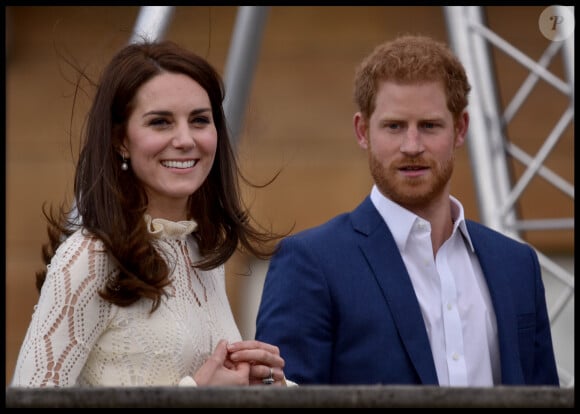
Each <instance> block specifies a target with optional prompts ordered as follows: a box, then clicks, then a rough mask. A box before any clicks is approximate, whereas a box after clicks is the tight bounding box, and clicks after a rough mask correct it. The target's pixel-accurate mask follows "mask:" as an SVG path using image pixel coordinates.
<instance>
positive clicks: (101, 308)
mask: <svg viewBox="0 0 580 414" xmlns="http://www.w3.org/2000/svg"><path fill="white" fill-rule="evenodd" d="M111 271H112V268H111V263H110V260H108V258H107V254H106V253H104V252H103V251H102V247H101V243H100V242H99V241H98V240H96V239H95V238H91V237H89V236H86V235H83V234H82V232H81V231H78V232H76V233H75V234H73V235H71V236H70V237H69V238H68V239H67V240H66V241H65V242H64V243H63V244H62V245H61V246H60V247H59V249H58V251H57V252H56V254H55V256H54V258H53V260H52V262H51V264H50V265H49V267H48V272H47V277H46V280H45V282H44V285H43V287H42V291H41V293H40V298H39V300H38V303H37V305H36V306H35V308H34V312H33V315H32V320H31V322H30V325H29V327H28V331H27V332H26V336H25V338H24V342H23V344H22V347H21V349H20V353H19V356H18V360H17V363H16V370H15V373H14V377H13V380H12V386H16V387H47V386H48V387H50V386H54V387H65V386H74V385H76V383H77V378H78V377H79V375H80V373H81V371H82V369H83V366H84V365H85V362H86V360H87V358H88V356H89V353H90V351H91V348H92V347H93V345H94V343H95V341H96V340H97V339H98V338H99V336H100V334H101V333H102V332H103V331H104V329H106V327H107V325H108V323H109V321H110V319H111V317H112V316H113V315H112V312H113V306H111V305H110V304H109V303H108V302H106V301H104V300H103V299H102V298H101V297H100V296H99V294H98V291H99V290H100V289H101V288H102V286H104V283H105V282H106V279H107V276H108V274H109V273H110V272H111Z"/></svg>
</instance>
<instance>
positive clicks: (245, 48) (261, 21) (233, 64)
mask: <svg viewBox="0 0 580 414" xmlns="http://www.w3.org/2000/svg"><path fill="white" fill-rule="evenodd" d="M267 14H268V7H267V6H266V7H264V6H240V7H239V8H238V15H237V18H236V23H235V26H234V30H233V34H232V41H231V45H230V50H229V52H228V57H227V60H226V66H225V72H224V73H225V75H224V82H225V86H226V96H225V99H224V112H225V115H226V119H227V120H228V128H229V131H230V139H231V141H232V146H233V147H234V148H236V147H237V143H238V141H239V136H240V131H241V128H242V124H243V122H242V121H243V118H244V112H245V106H246V102H247V100H248V96H249V94H250V87H251V84H252V78H253V74H254V71H255V67H256V61H257V59H258V53H259V50H260V43H261V40H262V32H263V29H264V25H265V22H266V17H267Z"/></svg>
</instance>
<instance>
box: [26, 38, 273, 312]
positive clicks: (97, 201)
mask: <svg viewBox="0 0 580 414" xmlns="http://www.w3.org/2000/svg"><path fill="white" fill-rule="evenodd" d="M161 72H172V73H180V74H185V75H187V76H189V77H190V78H191V79H193V80H194V81H196V82H197V83H199V84H200V85H201V87H202V88H203V89H204V90H205V91H206V92H207V94H208V96H209V99H210V102H211V107H212V111H213V119H214V122H215V126H216V129H217V135H218V142H217V151H216V157H215V161H214V164H213V166H212V168H211V171H210V173H209V176H208V177H207V179H206V180H205V182H204V183H203V184H202V185H201V187H200V188H199V189H198V190H197V191H196V192H195V193H194V194H193V195H191V196H190V199H189V215H190V218H192V219H194V220H195V221H196V222H197V223H198V230H197V231H196V232H194V233H193V236H192V237H195V239H196V241H197V244H198V246H199V252H200V254H201V257H202V259H201V260H200V261H199V262H198V263H196V264H195V265H196V267H199V268H200V269H204V270H207V269H212V268H215V267H217V266H219V265H222V264H224V263H225V262H226V261H227V260H228V259H229V258H230V257H231V256H232V255H233V254H234V252H235V251H236V249H238V248H240V249H241V250H243V251H244V252H247V253H250V254H252V255H254V256H255V257H258V258H261V259H266V258H268V257H270V256H271V255H272V254H273V252H274V250H275V247H273V246H274V245H273V244H272V243H270V242H271V241H274V240H276V239H279V238H280V236H279V235H276V234H274V233H273V232H271V231H269V230H266V229H264V228H261V227H258V226H257V225H256V224H255V223H253V222H252V220H251V216H250V213H249V211H248V209H247V208H246V207H245V206H244V204H243V201H242V199H241V193H240V186H239V178H242V179H244V180H245V178H244V177H243V175H242V174H241V173H240V171H239V168H238V164H237V161H236V157H235V154H234V152H233V149H232V146H231V142H230V137H229V134H228V130H227V124H226V119H225V115H224V111H223V106H222V103H223V99H224V94H225V91H224V85H223V80H222V78H221V77H220V75H219V74H218V73H217V72H216V70H215V69H214V68H213V67H212V66H211V65H210V64H209V63H208V62H207V61H206V60H205V59H204V58H202V57H200V56H198V55H197V54H195V53H193V52H191V51H188V50H186V49H184V48H182V47H180V46H178V45H177V44H175V43H173V42H170V41H162V42H156V43H151V42H143V43H135V44H131V45H128V46H126V47H124V48H123V49H122V50H120V51H119V52H118V53H117V54H116V55H115V56H114V57H113V58H112V60H111V61H110V63H109V64H108V65H107V66H106V67H105V69H104V71H103V73H102V75H101V78H100V81H99V82H98V84H97V90H96V95H95V97H94V100H93V102H92V105H91V108H90V110H89V112H88V115H87V119H86V125H85V127H84V129H83V142H82V147H81V151H80V154H79V159H78V163H77V167H76V171H75V178H74V197H75V206H73V208H71V206H70V205H68V206H66V205H64V204H63V205H62V206H61V207H60V209H59V210H58V212H57V214H54V213H53V211H52V209H50V211H49V212H47V211H46V209H45V208H43V212H44V215H45V216H46V219H47V221H48V235H49V243H47V244H45V245H44V246H43V248H42V252H43V259H44V261H45V263H46V264H48V263H50V260H51V258H52V256H53V255H54V252H55V251H56V249H57V248H58V246H59V245H60V243H61V242H62V240H63V239H64V238H66V237H68V236H69V235H70V234H72V232H73V231H74V230H76V229H77V228H78V227H79V225H80V224H81V223H82V226H83V227H84V228H85V229H86V230H87V231H88V232H89V233H90V234H92V235H93V236H94V237H97V238H98V239H100V240H101V241H102V242H103V244H104V246H105V249H106V252H107V253H108V254H109V255H110V256H111V257H112V259H113V260H114V261H115V263H116V264H117V265H118V269H119V271H118V273H117V274H116V275H115V276H114V277H113V278H112V279H111V280H110V281H109V282H108V283H107V285H106V287H105V289H104V291H103V292H100V294H101V296H102V297H103V298H104V299H106V300H108V301H110V302H111V303H114V304H116V305H119V306H128V305H130V304H132V303H134V302H135V301H137V300H139V299H140V298H141V297H146V298H150V299H152V300H153V307H152V309H153V310H154V309H156V308H157V306H158V305H159V301H160V298H161V295H162V294H163V289H164V287H165V286H167V285H168V284H169V283H170V281H169V278H168V276H169V268H168V264H167V263H166V262H165V261H164V259H163V258H162V256H161V255H160V254H159V253H158V251H157V250H156V249H155V247H154V239H153V238H152V237H151V235H150V234H149V232H148V230H147V226H146V222H145V220H144V218H143V215H144V213H145V211H146V208H147V195H146V193H145V190H144V189H143V187H142V186H141V185H140V183H139V181H138V180H137V178H136V177H135V175H134V174H133V173H132V172H131V171H130V170H129V171H122V170H121V164H122V161H123V160H122V158H121V156H120V155H119V154H120V148H121V144H122V141H123V138H124V136H125V132H126V127H127V120H128V119H129V116H130V114H131V112H132V111H133V106H134V99H135V95H136V93H137V91H138V90H139V88H140V87H141V86H142V85H143V84H144V83H145V82H147V81H149V80H150V79H151V78H153V77H154V76H156V75H158V74H159V73H161ZM77 87H78V84H77ZM274 179H275V177H274ZM245 181H246V182H248V181H247V180H245ZM269 183H271V181H269V182H268V183H266V185H267V184H269ZM248 184H250V185H252V184H251V183H249V182H248ZM255 187H258V186H255ZM45 278H46V269H44V270H41V271H39V272H37V274H36V279H37V283H36V285H37V288H38V289H39V290H40V289H41V287H42V284H43V283H44V279H45Z"/></svg>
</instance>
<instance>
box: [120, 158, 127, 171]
mask: <svg viewBox="0 0 580 414" xmlns="http://www.w3.org/2000/svg"><path fill="white" fill-rule="evenodd" d="M121 169H122V170H123V171H127V170H128V169H129V164H128V163H127V160H126V159H125V157H123V162H122V163H121Z"/></svg>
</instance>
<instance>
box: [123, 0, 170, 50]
mask: <svg viewBox="0 0 580 414" xmlns="http://www.w3.org/2000/svg"><path fill="white" fill-rule="evenodd" d="M173 11H174V7H173V6H141V10H139V15H138V16H137V22H136V23H135V28H134V29H133V34H132V35H131V38H130V39H129V43H139V42H144V41H156V40H160V39H163V37H164V36H165V32H166V30H167V27H168V26H169V22H170V21H171V18H172V17H173Z"/></svg>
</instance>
